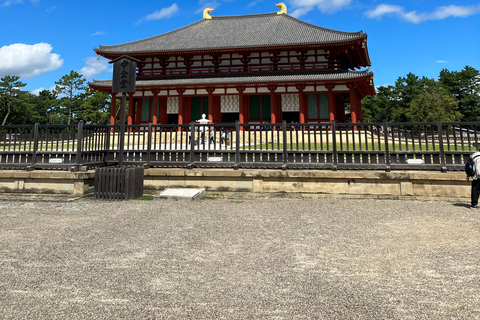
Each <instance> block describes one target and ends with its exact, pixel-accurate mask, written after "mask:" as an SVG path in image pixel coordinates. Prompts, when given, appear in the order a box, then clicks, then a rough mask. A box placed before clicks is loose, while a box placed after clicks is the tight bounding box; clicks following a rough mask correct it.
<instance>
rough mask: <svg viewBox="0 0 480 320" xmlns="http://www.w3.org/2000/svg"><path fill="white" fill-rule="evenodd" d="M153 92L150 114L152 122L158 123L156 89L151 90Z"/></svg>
mask: <svg viewBox="0 0 480 320" xmlns="http://www.w3.org/2000/svg"><path fill="white" fill-rule="evenodd" d="M152 93H153V106H152V110H153V111H152V112H153V115H152V124H153V125H155V124H157V123H158V118H157V117H158V112H159V109H160V108H159V107H158V91H157V90H153V91H152Z"/></svg>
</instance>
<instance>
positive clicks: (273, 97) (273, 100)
mask: <svg viewBox="0 0 480 320" xmlns="http://www.w3.org/2000/svg"><path fill="white" fill-rule="evenodd" d="M268 90H270V122H271V123H272V124H274V123H277V104H276V95H275V90H277V86H269V87H268ZM272 130H273V131H275V126H273V127H272Z"/></svg>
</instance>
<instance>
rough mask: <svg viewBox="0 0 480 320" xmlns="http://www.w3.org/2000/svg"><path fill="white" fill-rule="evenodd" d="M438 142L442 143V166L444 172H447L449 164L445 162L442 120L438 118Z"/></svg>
mask: <svg viewBox="0 0 480 320" xmlns="http://www.w3.org/2000/svg"><path fill="white" fill-rule="evenodd" d="M437 128H438V129H437V132H438V144H439V145H440V166H441V169H440V170H441V171H442V172H447V165H446V164H445V149H444V147H443V130H442V122H441V121H440V119H438V120H437Z"/></svg>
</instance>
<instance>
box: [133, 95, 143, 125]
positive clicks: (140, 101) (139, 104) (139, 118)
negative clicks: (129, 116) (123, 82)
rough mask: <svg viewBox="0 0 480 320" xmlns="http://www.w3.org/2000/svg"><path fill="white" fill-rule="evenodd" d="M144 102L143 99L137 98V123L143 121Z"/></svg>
mask: <svg viewBox="0 0 480 320" xmlns="http://www.w3.org/2000/svg"><path fill="white" fill-rule="evenodd" d="M142 104H143V99H141V98H137V106H136V108H135V110H136V111H135V124H140V122H141V121H142Z"/></svg>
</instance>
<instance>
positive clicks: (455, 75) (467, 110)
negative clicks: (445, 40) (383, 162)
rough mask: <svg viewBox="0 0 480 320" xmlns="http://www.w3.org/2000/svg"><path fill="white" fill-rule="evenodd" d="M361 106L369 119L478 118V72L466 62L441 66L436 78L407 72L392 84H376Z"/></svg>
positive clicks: (452, 119)
mask: <svg viewBox="0 0 480 320" xmlns="http://www.w3.org/2000/svg"><path fill="white" fill-rule="evenodd" d="M362 106H363V119H364V120H365V121H367V120H368V121H369V122H381V121H382V120H384V119H385V120H387V121H388V122H433V121H437V120H441V121H463V122H474V121H475V122H476V121H480V73H479V71H478V70H477V69H475V68H472V67H470V66H466V67H465V68H464V69H463V70H461V71H449V70H447V69H443V70H442V71H441V72H440V75H439V77H438V80H435V79H428V78H426V77H421V78H420V77H418V76H416V75H414V74H413V73H409V74H407V75H406V76H405V77H399V78H398V80H397V81H396V82H395V85H389V86H386V87H385V86H384V87H378V88H377V95H376V96H373V97H365V98H364V99H363V100H362Z"/></svg>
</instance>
